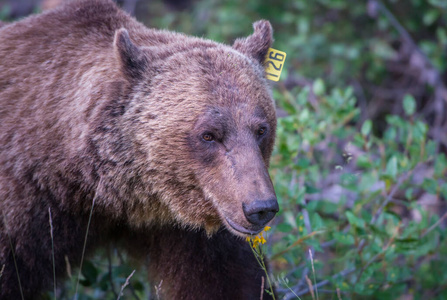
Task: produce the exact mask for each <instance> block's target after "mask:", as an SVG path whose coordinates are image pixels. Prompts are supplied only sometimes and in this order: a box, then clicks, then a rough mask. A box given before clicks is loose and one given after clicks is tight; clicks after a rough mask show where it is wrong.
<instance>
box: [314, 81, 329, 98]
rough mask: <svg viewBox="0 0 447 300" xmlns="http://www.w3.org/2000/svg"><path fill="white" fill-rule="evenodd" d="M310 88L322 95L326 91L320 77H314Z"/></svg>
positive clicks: (316, 93)
mask: <svg viewBox="0 0 447 300" xmlns="http://www.w3.org/2000/svg"><path fill="white" fill-rule="evenodd" d="M312 90H313V91H314V94H315V95H317V96H323V95H324V93H325V91H326V87H325V86H324V81H323V80H322V79H321V78H318V79H316V80H315V81H314V84H313V86H312Z"/></svg>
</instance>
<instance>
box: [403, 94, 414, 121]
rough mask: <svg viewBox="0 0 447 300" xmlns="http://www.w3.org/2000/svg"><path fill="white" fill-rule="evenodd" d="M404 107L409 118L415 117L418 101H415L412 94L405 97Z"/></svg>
mask: <svg viewBox="0 0 447 300" xmlns="http://www.w3.org/2000/svg"><path fill="white" fill-rule="evenodd" d="M403 105H404V110H405V113H406V114H407V115H408V116H411V115H413V114H414V112H415V111H416V101H415V100H414V97H413V96H412V95H410V94H406V95H405V96H404V101H403Z"/></svg>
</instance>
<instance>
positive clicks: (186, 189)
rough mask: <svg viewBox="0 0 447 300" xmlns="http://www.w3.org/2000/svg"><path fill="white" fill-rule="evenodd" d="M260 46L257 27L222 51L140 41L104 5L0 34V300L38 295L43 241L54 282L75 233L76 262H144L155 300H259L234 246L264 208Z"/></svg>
mask: <svg viewBox="0 0 447 300" xmlns="http://www.w3.org/2000/svg"><path fill="white" fill-rule="evenodd" d="M272 41H273V40H272V28H271V26H270V23H269V22H268V21H258V22H256V23H255V24H254V33H253V34H252V35H250V36H249V37H247V38H240V39H237V40H236V41H235V42H234V44H233V45H232V46H226V45H223V44H219V43H216V42H213V41H209V40H205V39H201V38H195V37H189V36H186V35H183V34H179V33H173V32H169V31H163V30H154V29H148V28H146V27H144V26H143V25H142V24H140V23H138V22H137V21H136V20H134V19H133V18H132V17H130V16H129V15H128V14H126V13H124V12H123V11H122V10H120V9H119V8H118V7H117V6H116V5H115V4H114V3H113V2H112V1H109V0H84V1H74V2H70V3H68V4H65V5H64V6H61V7H58V8H56V9H54V10H51V11H48V12H45V13H43V14H41V15H37V16H31V17H28V18H26V19H24V20H21V21H19V22H16V23H11V24H7V25H5V26H2V27H1V29H0V212H1V215H0V270H2V268H3V273H2V274H1V277H0V299H2V300H3V299H20V298H21V297H22V293H23V297H24V299H34V298H38V297H39V295H40V294H41V293H42V291H45V290H48V289H51V288H52V287H53V284H54V282H53V261H52V254H53V250H52V249H53V246H52V243H54V260H55V264H54V265H55V270H56V275H57V277H58V278H63V277H64V276H65V275H66V271H65V270H66V260H68V262H69V263H70V265H71V266H79V264H80V261H81V256H82V253H83V248H84V239H85V238H86V234H87V232H88V235H87V243H86V250H85V251H86V253H91V252H92V251H93V250H94V249H96V248H98V247H109V246H111V245H113V246H119V247H123V248H125V249H126V250H127V251H128V253H129V254H130V255H131V256H132V257H135V258H137V259H142V258H145V257H146V256H148V257H149V259H148V261H149V262H148V270H149V274H150V280H152V281H153V282H154V283H155V284H158V283H160V282H161V281H162V282H163V283H162V289H161V296H162V298H163V299H259V298H260V296H261V293H264V295H263V299H269V298H270V295H268V294H267V293H265V292H263V291H262V287H261V286H262V282H263V278H262V277H263V276H265V274H264V273H263V271H262V270H261V268H260V267H259V265H258V263H257V262H256V260H255V258H254V256H253V253H252V252H251V249H250V248H249V245H248V243H247V242H246V241H245V240H244V237H245V236H247V235H250V234H256V233H258V232H260V231H261V230H262V229H263V228H264V226H265V225H266V224H267V223H268V222H269V221H270V220H271V219H272V218H273V216H274V214H275V213H276V212H277V210H278V208H277V203H276V197H275V193H274V190H273V186H272V183H271V180H270V178H269V175H268V171H267V168H268V165H269V159H270V156H271V153H272V148H273V144H274V139H275V130H276V115H275V107H274V102H273V100H272V97H271V92H270V90H269V85H268V83H267V80H266V79H265V73H264V66H263V60H264V57H265V55H266V53H267V50H268V48H269V47H270V46H271V44H272ZM90 215H91V221H90ZM51 236H53V238H52V237H51ZM265 287H267V286H265Z"/></svg>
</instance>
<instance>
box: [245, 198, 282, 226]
mask: <svg viewBox="0 0 447 300" xmlns="http://www.w3.org/2000/svg"><path fill="white" fill-rule="evenodd" d="M242 210H243V211H244V215H245V218H246V219H247V220H248V221H249V222H250V223H251V224H253V225H254V226H256V227H264V226H265V225H266V224H267V223H268V222H270V221H271V220H272V219H273V217H274V216H275V215H276V213H277V212H278V211H279V206H278V201H276V198H272V199H269V200H255V201H253V202H251V203H249V204H245V203H244V204H243V205H242Z"/></svg>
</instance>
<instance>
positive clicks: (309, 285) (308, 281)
mask: <svg viewBox="0 0 447 300" xmlns="http://www.w3.org/2000/svg"><path fill="white" fill-rule="evenodd" d="M306 282H307V286H308V287H309V292H310V294H311V296H312V299H313V300H315V293H314V287H313V285H312V280H310V278H309V276H307V274H306Z"/></svg>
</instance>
